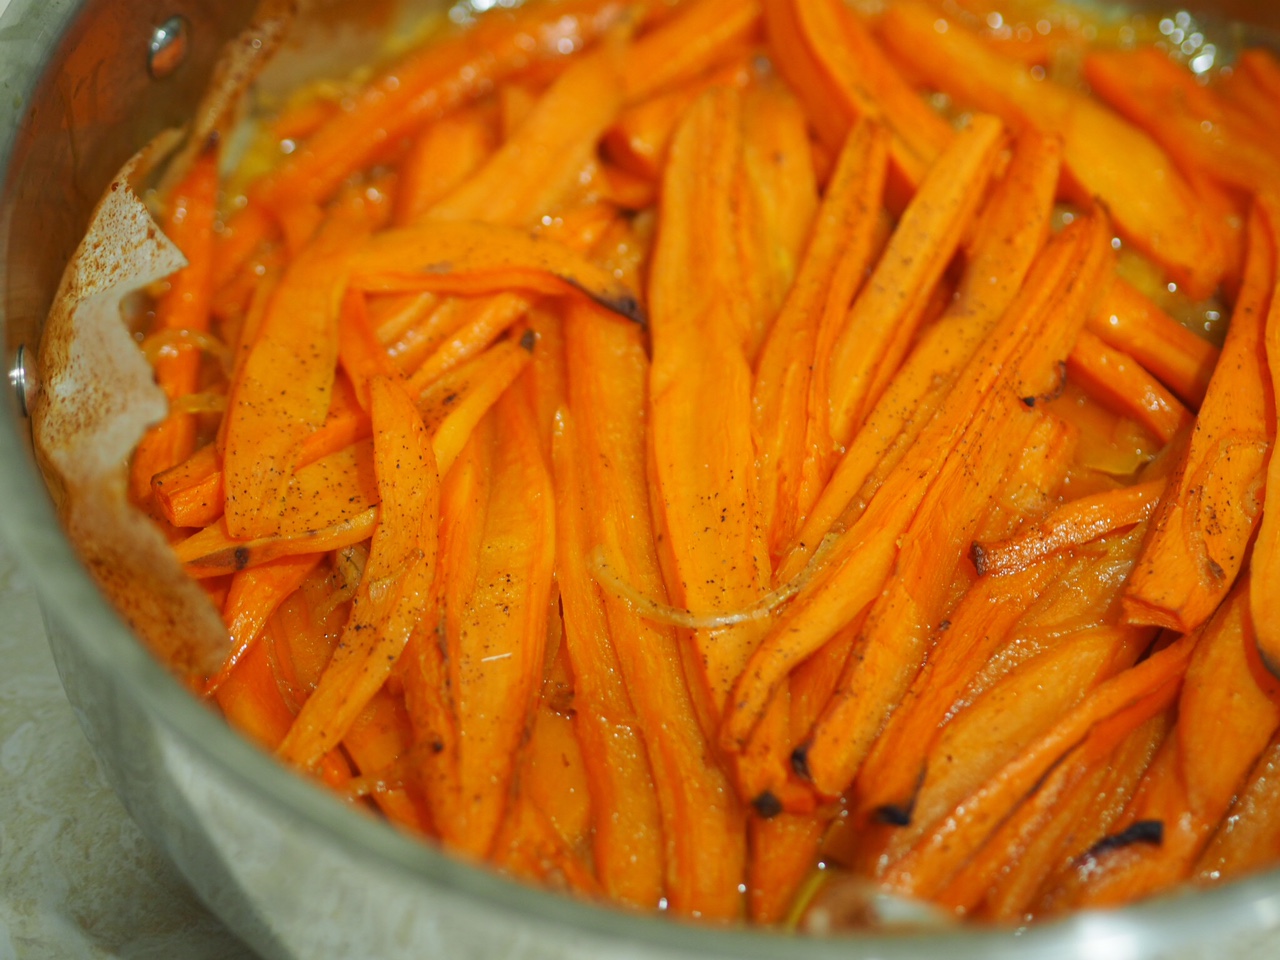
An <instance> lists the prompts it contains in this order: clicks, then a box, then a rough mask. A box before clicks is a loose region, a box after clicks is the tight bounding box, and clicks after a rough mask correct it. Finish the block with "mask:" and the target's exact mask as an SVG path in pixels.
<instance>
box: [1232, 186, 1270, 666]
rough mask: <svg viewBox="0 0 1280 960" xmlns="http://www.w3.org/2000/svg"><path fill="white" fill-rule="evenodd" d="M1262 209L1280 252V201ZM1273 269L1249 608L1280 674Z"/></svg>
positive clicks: (1265, 655)
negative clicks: (1262, 472) (1262, 478)
mask: <svg viewBox="0 0 1280 960" xmlns="http://www.w3.org/2000/svg"><path fill="white" fill-rule="evenodd" d="M1258 208H1259V209H1260V210H1261V211H1262V213H1263V216H1264V218H1265V220H1266V223H1267V228H1268V232H1269V234H1270V237H1271V244H1272V250H1280V203H1277V202H1276V200H1275V199H1274V198H1273V197H1272V196H1270V195H1267V196H1265V197H1263V198H1262V199H1260V201H1259V204H1258ZM1273 269H1275V271H1276V272H1275V276H1274V277H1273V279H1272V288H1271V291H1270V296H1271V301H1270V304H1269V305H1268V307H1267V313H1266V317H1265V319H1264V320H1262V321H1261V322H1262V324H1263V327H1262V340H1263V353H1264V360H1265V369H1264V371H1263V373H1262V385H1263V387H1264V388H1265V387H1268V386H1269V387H1270V388H1271V402H1270V403H1269V404H1267V405H1266V406H1267V420H1266V422H1265V431H1266V433H1265V435H1266V438H1267V440H1269V441H1270V443H1271V446H1272V453H1271V458H1270V460H1269V461H1268V463H1267V468H1266V489H1265V492H1264V494H1263V506H1262V521H1261V524H1260V526H1259V529H1258V536H1257V539H1256V540H1255V541H1254V544H1253V555H1252V558H1251V559H1250V562H1249V565H1250V568H1251V569H1252V571H1253V581H1252V582H1253V584H1254V586H1253V588H1252V590H1251V591H1250V598H1249V605H1250V612H1251V614H1252V617H1253V622H1254V624H1255V625H1256V630H1257V638H1258V652H1259V653H1260V654H1261V655H1262V659H1263V663H1265V664H1266V666H1267V669H1268V670H1270V671H1271V672H1272V673H1276V674H1277V675H1280V625H1277V623H1276V622H1275V617H1276V616H1277V614H1278V612H1280V599H1278V598H1276V597H1275V596H1274V592H1275V591H1273V590H1271V589H1270V586H1269V585H1270V584H1272V583H1274V582H1275V576H1276V571H1277V570H1278V569H1280V506H1277V504H1278V503H1280V460H1278V459H1277V457H1276V456H1275V451H1274V447H1275V442H1276V436H1277V428H1276V412H1275V397H1276V395H1277V393H1276V391H1277V390H1280V268H1273ZM1233 326H1234V323H1233ZM1268 506H1269V507H1271V509H1270V510H1268V509H1267V507H1268Z"/></svg>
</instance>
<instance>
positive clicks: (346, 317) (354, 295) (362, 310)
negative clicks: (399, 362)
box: [338, 290, 400, 411]
mask: <svg viewBox="0 0 1280 960" xmlns="http://www.w3.org/2000/svg"><path fill="white" fill-rule="evenodd" d="M338 362H339V363H340V364H342V369H343V370H345V371H346V373H347V377H348V379H350V381H351V385H352V387H354V388H355V392H356V398H357V400H359V402H360V406H361V408H363V409H364V410H366V411H367V410H368V409H369V404H370V400H369V383H370V382H371V381H372V380H373V379H375V378H377V377H385V378H388V379H392V380H395V379H399V376H400V374H399V371H398V370H396V368H395V367H394V366H393V365H392V363H391V360H390V358H389V357H388V356H387V353H386V351H385V350H383V349H382V345H381V344H380V343H378V341H377V338H376V337H375V336H374V334H373V330H371V329H370V327H369V311H368V308H367V307H366V306H365V297H364V294H362V293H361V292H360V291H359V290H348V291H347V292H346V294H345V295H344V296H343V298H342V312H341V314H340V315H339V317H338Z"/></svg>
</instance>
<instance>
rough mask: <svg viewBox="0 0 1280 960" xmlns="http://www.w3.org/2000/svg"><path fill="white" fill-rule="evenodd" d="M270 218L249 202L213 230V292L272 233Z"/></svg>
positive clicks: (230, 276)
mask: <svg viewBox="0 0 1280 960" xmlns="http://www.w3.org/2000/svg"><path fill="white" fill-rule="evenodd" d="M273 231H274V225H273V224H272V221H271V215H270V214H269V213H267V211H266V210H264V209H263V208H262V206H261V205H260V204H256V203H253V202H252V201H249V202H246V203H245V205H244V206H242V207H240V208H239V209H238V210H236V211H235V212H234V213H233V214H231V216H229V217H228V218H227V220H226V222H225V223H224V224H223V225H222V229H220V230H218V231H217V234H216V236H215V240H214V248H213V280H212V282H213V289H214V290H222V289H223V288H224V287H226V286H227V285H228V284H230V283H231V282H232V280H234V279H235V277H236V276H237V275H239V274H241V273H242V272H243V269H244V267H245V265H246V264H247V263H248V262H249V259H250V258H251V257H252V256H253V254H254V252H255V251H257V250H258V249H259V248H260V247H261V246H262V244H263V243H264V242H265V241H267V240H269V239H270V238H271V236H272V234H273Z"/></svg>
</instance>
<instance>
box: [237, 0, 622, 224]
mask: <svg viewBox="0 0 1280 960" xmlns="http://www.w3.org/2000/svg"><path fill="white" fill-rule="evenodd" d="M624 10H625V7H624V5H622V4H620V3H616V2H613V0H562V2H560V3H554V4H548V5H546V6H545V7H543V6H539V7H531V8H528V9H524V10H520V11H518V12H516V13H514V14H512V13H508V12H506V11H501V12H496V13H495V15H492V16H488V17H484V18H482V20H481V22H480V23H479V24H478V25H477V26H476V27H475V28H474V29H471V30H466V31H462V32H459V33H456V34H454V35H453V36H451V37H449V38H448V39H447V40H444V41H442V42H440V43H434V44H429V45H427V46H425V47H423V48H421V49H420V50H419V51H417V52H416V53H414V54H411V55H410V56H408V57H406V58H405V59H404V60H403V61H401V62H400V63H398V64H396V65H395V66H394V67H392V68H391V69H390V70H388V71H386V72H385V73H383V74H382V75H381V76H380V77H378V78H377V79H376V80H374V82H373V83H371V84H370V85H369V86H368V87H366V88H365V89H364V90H363V91H361V93H360V94H359V95H358V96H357V97H355V102H354V103H353V104H352V106H351V108H350V109H349V110H343V111H342V112H341V113H340V114H338V115H337V116H335V117H334V118H333V119H332V120H330V121H329V122H327V123H325V124H324V125H323V126H322V127H321V128H320V129H319V130H317V131H316V133H315V134H314V135H313V136H312V137H310V138H309V139H308V140H307V142H306V143H305V144H303V145H302V147H301V148H300V149H299V150H297V151H295V152H294V153H293V154H291V155H290V156H289V157H288V159H287V160H286V161H285V162H284V163H283V164H282V165H281V166H280V167H279V168H278V169H277V170H276V171H275V172H274V173H272V174H271V175H270V176H269V177H268V178H267V179H266V181H265V182H262V183H260V184H259V185H258V186H257V188H256V189H255V190H254V194H255V195H256V196H258V197H260V198H261V200H262V201H263V202H265V203H266V204H267V205H268V206H269V207H271V208H273V209H281V208H284V207H286V206H287V205H288V204H289V203H293V202H296V201H298V200H305V201H312V202H314V201H318V200H323V199H325V198H327V197H328V196H329V195H330V194H331V193H332V192H333V191H334V190H335V189H336V188H337V187H338V186H339V185H340V184H341V183H342V182H343V181H344V180H345V179H346V178H347V177H349V176H350V175H351V174H352V173H354V172H355V171H356V170H358V169H360V168H361V167H362V166H364V165H365V163H366V162H367V161H368V160H369V159H370V158H371V156H373V155H374V154H375V153H376V152H377V150H378V149H379V148H380V146H381V145H382V144H383V143H385V142H387V141H393V140H395V139H396V138H398V137H401V136H403V135H404V134H406V133H409V132H411V131H412V130H414V129H415V128H416V127H417V126H419V125H420V124H422V123H424V122H426V121H428V120H432V119H436V118H439V117H442V116H443V115H444V114H446V113H448V112H449V111H450V110H451V109H452V108H454V107H457V106H460V105H462V104H464V103H466V102H468V101H470V100H472V99H474V98H476V97H477V96H479V95H480V94H481V93H483V92H484V91H485V90H487V89H488V88H489V87H490V86H491V85H492V84H493V83H494V82H495V81H497V80H500V79H502V78H503V77H506V76H509V75H511V74H512V73H514V72H515V71H516V70H517V69H519V68H521V67H523V66H525V65H527V64H528V63H529V62H530V61H532V60H544V59H549V58H554V57H557V56H561V55H562V53H563V50H564V49H565V48H566V46H567V47H568V48H570V49H574V50H576V49H579V48H580V47H581V46H582V45H583V44H585V43H587V42H589V41H590V40H591V39H593V38H594V37H597V36H599V35H600V34H601V33H603V32H604V31H606V30H608V29H609V28H610V27H611V26H612V25H613V24H614V23H616V22H617V20H618V18H619V16H621V15H622V13H623V12H624Z"/></svg>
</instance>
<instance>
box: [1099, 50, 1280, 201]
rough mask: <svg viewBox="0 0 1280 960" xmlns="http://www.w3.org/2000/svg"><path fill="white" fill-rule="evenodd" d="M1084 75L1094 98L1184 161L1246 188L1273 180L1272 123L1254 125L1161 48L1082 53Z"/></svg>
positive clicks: (1278, 161)
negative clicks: (1126, 118) (1107, 104)
mask: <svg viewBox="0 0 1280 960" xmlns="http://www.w3.org/2000/svg"><path fill="white" fill-rule="evenodd" d="M1084 75H1085V78H1086V79H1087V80H1088V81H1089V85H1090V87H1091V89H1092V90H1093V92H1094V93H1095V94H1096V95H1097V96H1098V97H1099V98H1101V99H1102V100H1104V101H1106V102H1107V103H1109V104H1111V106H1112V107H1114V108H1115V109H1116V110H1117V111H1118V112H1120V113H1121V114H1123V115H1124V116H1126V117H1128V118H1129V119H1130V120H1131V121H1133V122H1134V123H1135V124H1137V125H1138V126H1140V127H1142V128H1143V129H1144V130H1146V131H1147V133H1149V134H1150V135H1151V136H1152V137H1153V138H1154V139H1155V140H1156V141H1157V142H1159V143H1160V144H1161V146H1163V147H1164V148H1165V149H1166V150H1168V151H1169V153H1170V155H1172V156H1174V157H1176V158H1177V159H1178V160H1179V161H1180V162H1181V163H1182V164H1183V165H1184V166H1187V167H1200V168H1201V169H1204V170H1207V171H1209V172H1210V173H1211V174H1212V175H1213V176H1214V177H1215V178H1216V179H1218V180H1220V181H1222V182H1224V183H1227V184H1230V185H1232V186H1235V187H1239V188H1241V189H1243V190H1247V191H1249V192H1250V193H1257V192H1261V191H1264V190H1267V189H1269V188H1271V187H1273V186H1274V185H1275V183H1276V181H1277V179H1280V156H1277V154H1276V153H1275V152H1274V148H1275V144H1276V138H1275V135H1274V132H1273V130H1272V129H1271V128H1272V127H1273V126H1274V125H1273V124H1267V125H1265V126H1262V125H1258V124H1255V123H1254V121H1253V119H1252V118H1251V117H1249V116H1248V115H1247V114H1245V113H1243V112H1241V111H1238V110H1235V109H1233V108H1232V107H1231V106H1230V104H1229V103H1227V102H1226V101H1224V100H1223V99H1222V98H1220V97H1218V96H1217V94H1216V92H1215V91H1213V90H1212V89H1211V88H1209V87H1206V86H1203V85H1202V84H1201V83H1200V81H1199V80H1198V79H1197V78H1196V76H1195V75H1194V74H1193V73H1192V72H1191V71H1190V70H1188V69H1187V68H1186V67H1184V66H1182V65H1181V64H1178V63H1175V62H1174V61H1173V60H1172V59H1171V58H1170V57H1169V56H1168V54H1166V53H1165V52H1164V51H1163V50H1157V49H1156V48H1154V47H1150V48H1143V49H1139V50H1124V51H1119V50H1117V51H1106V52H1103V51H1094V52H1092V53H1090V54H1089V55H1088V56H1087V57H1086V58H1085V61H1084ZM1268 141H1271V142H1268Z"/></svg>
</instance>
